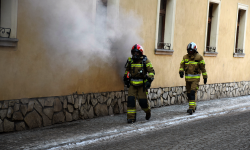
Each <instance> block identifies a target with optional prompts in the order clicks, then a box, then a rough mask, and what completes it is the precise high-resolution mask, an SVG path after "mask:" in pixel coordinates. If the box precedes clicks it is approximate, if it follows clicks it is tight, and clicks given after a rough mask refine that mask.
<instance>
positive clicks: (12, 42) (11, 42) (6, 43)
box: [0, 38, 18, 46]
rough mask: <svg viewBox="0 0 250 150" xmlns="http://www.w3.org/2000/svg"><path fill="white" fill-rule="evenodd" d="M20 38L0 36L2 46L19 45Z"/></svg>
mask: <svg viewBox="0 0 250 150" xmlns="http://www.w3.org/2000/svg"><path fill="white" fill-rule="evenodd" d="M17 42H18V39H11V38H0V46H17Z"/></svg>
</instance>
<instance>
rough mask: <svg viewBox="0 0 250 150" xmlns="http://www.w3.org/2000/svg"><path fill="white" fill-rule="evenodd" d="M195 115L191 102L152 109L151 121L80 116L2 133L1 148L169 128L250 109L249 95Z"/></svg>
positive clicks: (59, 144)
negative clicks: (87, 118) (189, 103)
mask: <svg viewBox="0 0 250 150" xmlns="http://www.w3.org/2000/svg"><path fill="white" fill-rule="evenodd" d="M197 105H198V109H197V111H196V112H195V113H194V114H193V115H189V114H187V113H186V111H187V108H188V104H182V105H172V106H166V107H161V108H154V109H152V116H151V119H150V120H149V121H146V120H145V113H144V112H143V111H139V112H138V113H137V122H136V123H134V124H127V123H126V114H120V115H114V116H106V117H99V118H94V119H89V120H79V121H74V122H69V123H64V124H58V125H53V126H50V127H44V128H38V129H33V130H26V131H20V132H13V133H2V134H0V139H1V141H0V149H5V150H7V149H69V148H75V147H84V146H88V145H89V144H93V143H98V142H102V141H104V140H112V139H113V138H118V137H121V136H123V137H124V136H126V137H129V136H132V135H133V134H138V133H145V132H147V131H152V130H159V129H162V128H168V127H171V126H174V125H177V124H181V123H187V122H190V121H194V120H198V119H205V118H209V117H216V116H219V115H224V114H229V113H237V112H243V111H250V96H243V97H236V98H223V99H217V100H210V101H200V102H198V103H197Z"/></svg>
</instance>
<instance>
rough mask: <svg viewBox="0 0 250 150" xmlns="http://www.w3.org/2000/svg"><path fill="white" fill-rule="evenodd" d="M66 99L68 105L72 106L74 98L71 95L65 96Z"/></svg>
mask: <svg viewBox="0 0 250 150" xmlns="http://www.w3.org/2000/svg"><path fill="white" fill-rule="evenodd" d="M67 99H68V103H70V104H74V98H73V96H72V95H69V96H67Z"/></svg>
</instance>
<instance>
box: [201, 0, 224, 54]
mask: <svg viewBox="0 0 250 150" xmlns="http://www.w3.org/2000/svg"><path fill="white" fill-rule="evenodd" d="M207 10H208V11H207V27H206V38H205V52H204V56H217V54H218V51H217V43H218V34H219V16H220V0H209V1H208V9H207Z"/></svg>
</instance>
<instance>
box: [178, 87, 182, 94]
mask: <svg viewBox="0 0 250 150" xmlns="http://www.w3.org/2000/svg"><path fill="white" fill-rule="evenodd" d="M181 93H182V87H178V88H177V95H180V94H181Z"/></svg>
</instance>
